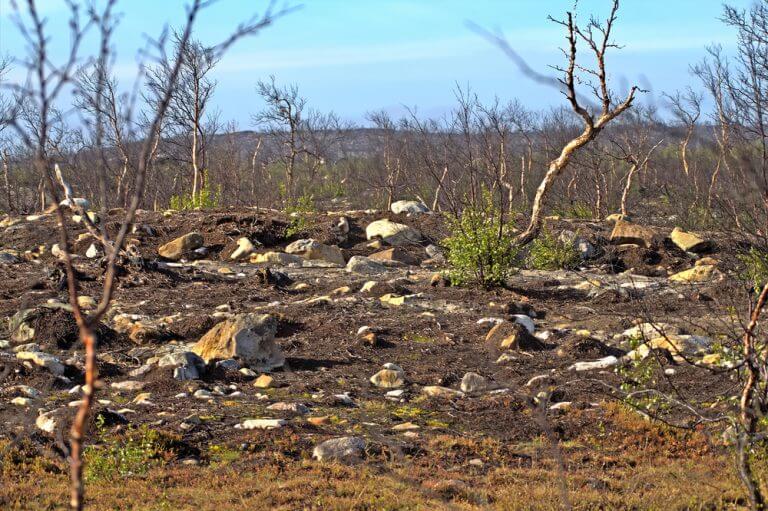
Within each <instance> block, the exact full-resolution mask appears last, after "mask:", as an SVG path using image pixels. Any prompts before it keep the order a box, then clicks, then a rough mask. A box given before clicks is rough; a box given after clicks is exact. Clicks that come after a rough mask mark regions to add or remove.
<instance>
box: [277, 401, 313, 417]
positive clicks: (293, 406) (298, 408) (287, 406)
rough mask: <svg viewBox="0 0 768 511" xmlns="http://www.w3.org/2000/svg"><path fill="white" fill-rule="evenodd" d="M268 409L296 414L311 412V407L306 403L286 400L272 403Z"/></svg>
mask: <svg viewBox="0 0 768 511" xmlns="http://www.w3.org/2000/svg"><path fill="white" fill-rule="evenodd" d="M267 410H269V411H273V412H275V411H277V412H288V413H291V414H294V415H306V414H308V413H309V408H307V407H306V405H303V404H301V403H286V402H279V403H274V404H271V405H269V406H268V407H267Z"/></svg>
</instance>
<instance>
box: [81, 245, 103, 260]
mask: <svg viewBox="0 0 768 511" xmlns="http://www.w3.org/2000/svg"><path fill="white" fill-rule="evenodd" d="M100 255H101V250H99V247H97V246H96V245H95V244H94V243H91V246H90V247H88V250H86V251H85V257H87V258H88V259H95V258H97V257H99V256H100Z"/></svg>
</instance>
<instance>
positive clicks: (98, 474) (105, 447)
mask: <svg viewBox="0 0 768 511" xmlns="http://www.w3.org/2000/svg"><path fill="white" fill-rule="evenodd" d="M100 429H101V428H100ZM178 443H179V437H177V436H175V435H172V434H169V433H164V432H162V431H158V430H155V429H150V428H148V427H147V426H141V427H139V428H132V429H129V430H128V431H127V432H125V433H124V434H121V435H119V436H116V437H112V438H109V439H107V440H106V441H105V442H104V443H103V444H101V445H89V446H88V447H86V449H85V453H84V458H85V478H86V480H91V481H114V480H116V479H118V478H120V477H129V476H133V475H141V474H145V473H146V472H147V471H148V470H149V469H150V468H151V467H153V466H156V465H158V464H160V463H162V462H163V460H165V459H166V458H169V457H173V456H175V455H176V454H177V453H176V451H177V447H178Z"/></svg>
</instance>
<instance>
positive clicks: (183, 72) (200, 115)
mask: <svg viewBox="0 0 768 511" xmlns="http://www.w3.org/2000/svg"><path fill="white" fill-rule="evenodd" d="M181 43H182V34H180V33H178V32H175V33H174V34H173V45H174V48H175V51H174V57H173V58H175V59H179V62H178V64H179V65H180V68H179V79H178V82H177V83H176V85H175V87H174V91H173V95H172V96H171V104H170V105H169V109H168V115H167V119H166V121H165V123H164V129H163V136H164V137H165V140H166V142H167V143H168V144H170V145H172V146H178V145H182V146H183V148H184V149H183V151H182V153H186V154H187V155H188V157H189V160H186V158H183V159H184V160H186V161H188V162H189V164H190V165H191V167H192V193H191V197H192V199H193V201H196V200H198V197H199V195H200V191H201V189H203V187H204V186H205V183H204V180H205V167H206V166H207V163H206V149H207V147H206V141H207V139H208V138H209V137H210V135H211V134H212V133H213V132H215V129H213V125H215V124H216V123H215V121H214V118H213V117H209V119H208V122H207V123H206V122H205V119H206V114H208V113H209V112H208V104H209V102H210V100H211V98H212V96H213V92H214V90H215V88H216V82H215V81H213V80H211V79H210V78H209V74H210V72H211V71H212V70H213V68H214V66H215V65H216V64H217V62H218V56H217V55H216V53H215V51H214V48H209V47H206V46H204V45H203V44H201V43H200V42H199V41H196V40H192V41H190V42H189V43H188V44H185V45H182V44H181ZM175 67H176V62H174V61H173V60H163V61H160V62H159V63H158V64H157V65H155V66H153V67H152V68H151V69H150V70H149V72H148V76H147V78H148V79H147V83H146V89H147V92H146V94H145V98H146V100H147V103H148V104H149V105H150V111H154V110H155V109H156V105H157V103H158V101H160V100H161V99H162V97H163V93H164V86H165V84H166V83H167V82H168V76H169V74H170V73H171V72H173V69H175Z"/></svg>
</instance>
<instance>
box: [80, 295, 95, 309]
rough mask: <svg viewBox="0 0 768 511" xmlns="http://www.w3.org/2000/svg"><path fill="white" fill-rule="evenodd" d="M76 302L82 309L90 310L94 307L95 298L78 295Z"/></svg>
mask: <svg viewBox="0 0 768 511" xmlns="http://www.w3.org/2000/svg"><path fill="white" fill-rule="evenodd" d="M77 304H78V305H79V306H80V308H81V309H83V310H91V309H95V308H96V300H95V299H94V298H93V297H91V296H78V297H77Z"/></svg>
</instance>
